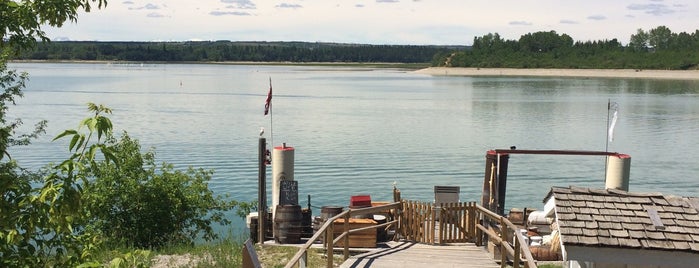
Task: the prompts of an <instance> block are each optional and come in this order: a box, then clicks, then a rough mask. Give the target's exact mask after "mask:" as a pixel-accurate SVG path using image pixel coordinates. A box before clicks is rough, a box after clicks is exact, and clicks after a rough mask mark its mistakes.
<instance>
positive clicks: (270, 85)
mask: <svg viewBox="0 0 699 268" xmlns="http://www.w3.org/2000/svg"><path fill="white" fill-rule="evenodd" d="M271 104H272V78H269V93H267V100H265V115H267V114H268V113H269V106H270V105H271Z"/></svg>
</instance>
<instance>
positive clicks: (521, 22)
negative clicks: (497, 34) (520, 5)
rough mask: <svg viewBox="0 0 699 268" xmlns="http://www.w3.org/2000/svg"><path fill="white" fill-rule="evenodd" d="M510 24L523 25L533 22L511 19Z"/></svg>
mask: <svg viewBox="0 0 699 268" xmlns="http://www.w3.org/2000/svg"><path fill="white" fill-rule="evenodd" d="M508 24H509V25H521V26H530V25H532V23H531V22H528V21H523V20H517V21H510V22H509V23H508Z"/></svg>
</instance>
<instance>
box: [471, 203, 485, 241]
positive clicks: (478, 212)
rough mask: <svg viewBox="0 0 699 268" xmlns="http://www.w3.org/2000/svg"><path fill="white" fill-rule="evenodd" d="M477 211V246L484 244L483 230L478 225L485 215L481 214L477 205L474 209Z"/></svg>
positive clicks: (474, 220)
mask: <svg viewBox="0 0 699 268" xmlns="http://www.w3.org/2000/svg"><path fill="white" fill-rule="evenodd" d="M473 211H475V212H476V213H474V214H473V225H474V226H475V227H476V234H475V235H476V246H479V247H480V246H483V231H481V229H480V228H478V225H479V224H481V218H482V217H483V216H482V215H481V214H482V212H481V210H480V209H478V207H475V208H474V209H473Z"/></svg>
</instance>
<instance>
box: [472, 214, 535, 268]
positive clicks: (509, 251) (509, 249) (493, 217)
mask: <svg viewBox="0 0 699 268" xmlns="http://www.w3.org/2000/svg"><path fill="white" fill-rule="evenodd" d="M476 219H480V220H477V222H476V228H477V230H478V231H477V233H476V245H478V246H483V243H484V239H483V238H484V235H483V234H485V235H487V237H488V239H489V240H490V241H492V242H493V244H494V245H495V246H499V247H500V258H501V260H500V265H501V267H507V259H508V257H509V258H511V259H512V267H514V268H519V267H520V265H522V262H524V265H525V267H527V268H536V263H535V262H534V258H533V257H532V253H531V251H529V246H527V244H526V243H525V242H524V237H523V236H522V234H521V233H519V232H518V229H519V228H517V226H515V225H514V224H512V222H510V221H509V220H507V218H505V217H503V216H500V215H498V214H496V213H494V212H492V211H490V210H488V209H487V208H484V207H482V206H481V205H476ZM488 223H491V224H488ZM511 235H514V236H515V237H514V247H513V246H512V245H510V239H511ZM522 245H524V246H522ZM522 254H523V255H524V256H523V257H524V260H522Z"/></svg>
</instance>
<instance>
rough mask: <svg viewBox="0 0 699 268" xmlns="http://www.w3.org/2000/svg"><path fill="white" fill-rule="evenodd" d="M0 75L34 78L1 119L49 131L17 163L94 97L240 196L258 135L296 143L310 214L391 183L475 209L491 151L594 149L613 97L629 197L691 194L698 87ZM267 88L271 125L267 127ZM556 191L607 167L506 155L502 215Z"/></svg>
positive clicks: (113, 71) (219, 73)
mask: <svg viewBox="0 0 699 268" xmlns="http://www.w3.org/2000/svg"><path fill="white" fill-rule="evenodd" d="M10 67H11V68H15V69H18V70H24V71H27V72H29V73H30V75H31V80H30V82H29V84H28V86H27V88H26V90H25V97H24V98H23V99H21V100H19V102H18V105H17V106H16V107H12V108H11V110H10V113H11V116H16V117H21V118H22V119H23V120H24V122H25V128H26V129H29V127H30V126H31V125H33V123H34V122H36V121H38V120H41V119H47V120H49V129H48V134H47V135H45V136H44V137H43V138H42V139H40V140H39V141H37V142H34V143H33V144H32V145H31V146H29V147H24V148H21V149H15V151H14V152H12V155H13V157H15V158H16V159H18V160H19V161H20V163H21V165H23V166H25V167H32V168H38V167H41V166H43V165H45V164H46V163H48V162H51V161H59V160H62V159H65V158H66V157H67V156H68V153H67V150H66V148H67V147H66V143H65V142H51V141H50V140H51V139H52V138H53V137H54V136H55V135H57V134H58V133H60V132H61V131H62V130H64V129H67V128H75V127H76V126H77V124H78V122H79V120H80V119H82V118H84V117H86V116H88V114H87V112H86V106H85V104H86V103H87V102H95V103H101V104H105V105H107V106H109V107H111V108H113V110H114V115H113V116H112V120H113V122H114V125H115V130H119V131H121V130H127V131H128V132H129V134H130V135H131V136H132V137H135V138H138V139H139V140H140V141H141V144H142V146H143V147H144V148H148V147H155V149H156V151H157V158H158V159H159V160H160V161H167V162H170V163H173V164H175V165H176V166H177V167H178V168H183V169H184V168H186V167H187V166H195V167H203V168H207V169H214V170H215V174H214V177H213V179H212V182H211V185H210V186H211V188H212V189H213V190H214V191H215V192H217V193H221V194H224V193H227V194H230V195H231V197H232V198H234V199H237V200H243V201H251V200H256V199H257V139H258V131H259V129H260V127H265V128H266V133H267V138H268V141H270V138H272V139H273V141H274V143H275V145H279V144H281V143H282V142H286V143H287V144H289V145H291V146H294V147H295V148H296V156H295V158H296V167H295V178H296V180H297V181H299V195H300V198H299V199H300V200H305V197H306V195H308V194H310V195H312V202H313V205H314V206H318V207H319V206H322V205H343V206H346V205H348V203H349V198H350V196H351V195H357V194H370V195H371V196H372V199H373V200H390V199H391V196H392V195H391V189H392V185H393V183H394V182H396V183H397V185H398V188H400V189H401V190H402V193H403V197H404V198H408V199H417V200H424V201H431V200H432V199H433V197H434V194H433V192H432V191H433V190H432V187H433V186H434V185H458V186H461V199H462V201H475V200H480V189H481V184H482V182H483V176H484V170H485V158H484V156H485V153H486V151H487V150H489V149H503V148H509V147H510V146H511V145H516V146H517V148H518V149H572V150H602V151H603V150H605V144H606V124H607V101H608V100H609V99H611V100H612V101H613V102H617V103H618V104H619V106H620V111H619V121H618V123H617V126H616V129H615V135H614V136H615V139H614V141H613V142H612V143H611V144H609V150H610V151H617V152H621V153H626V154H629V155H631V157H632V165H631V183H630V190H631V191H654V192H658V191H659V192H662V193H666V194H676V195H684V196H699V175H697V174H699V161H697V159H699V142H698V140H697V138H696V135H697V134H698V133H699V82H687V81H659V80H630V79H584V78H520V77H502V78H487V77H431V76H425V75H417V74H414V73H411V72H409V71H405V70H391V69H381V70H373V69H357V68H343V67H298V66H231V65H176V64H168V65H121V64H111V65H109V64H11V65H10ZM270 77H271V78H272V81H273V86H274V99H273V101H272V103H273V118H272V119H273V122H272V123H273V125H272V126H270V117H269V116H268V117H264V116H263V110H264V108H263V107H264V100H265V97H266V94H267V90H268V88H269V84H268V83H269V82H268V81H269V78H270ZM272 131H273V137H270V136H269V133H270V132H272ZM270 173H271V168H270V169H268V174H270ZM568 185H576V186H587V187H599V188H603V187H604V158H602V157H592V156H528V155H514V156H512V157H511V158H510V166H509V177H508V196H507V201H508V206H509V207H524V206H528V207H533V206H537V207H542V206H543V205H542V204H541V200H542V199H543V198H544V196H545V195H546V193H547V192H548V190H549V189H550V187H551V186H568ZM267 189H268V190H270V191H271V189H272V188H271V186H268V187H267ZM268 200H270V202H271V197H269V198H268ZM302 205H305V202H302Z"/></svg>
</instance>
